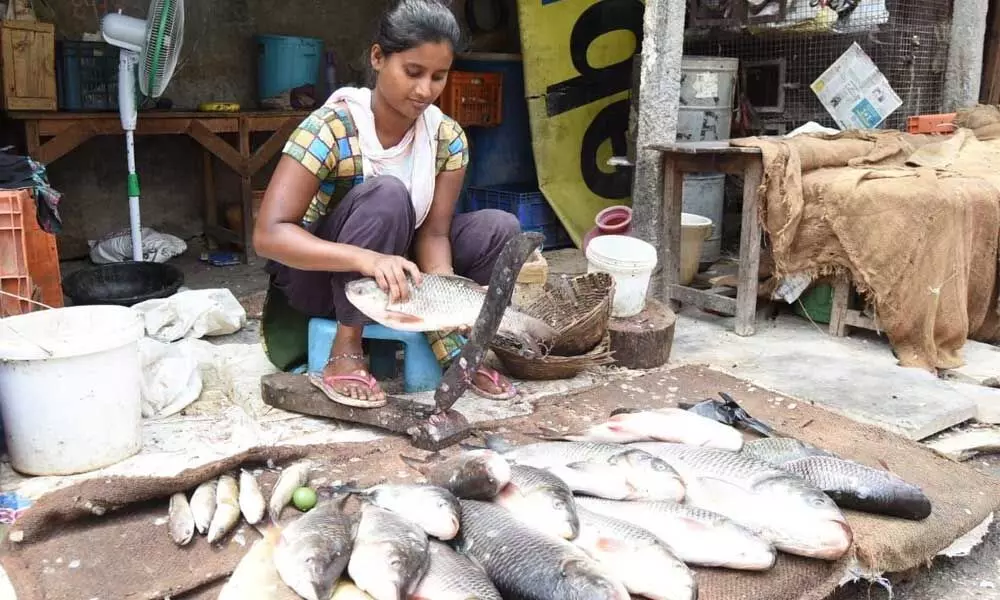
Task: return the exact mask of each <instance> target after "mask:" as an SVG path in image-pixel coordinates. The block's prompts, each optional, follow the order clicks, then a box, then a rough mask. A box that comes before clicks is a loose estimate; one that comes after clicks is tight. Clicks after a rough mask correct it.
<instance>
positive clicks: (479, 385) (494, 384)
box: [472, 367, 517, 400]
mask: <svg viewBox="0 0 1000 600" xmlns="http://www.w3.org/2000/svg"><path fill="white" fill-rule="evenodd" d="M472 391H473V392H475V393H476V394H478V395H480V396H482V397H483V398H487V399H490V400H510V399H511V398H513V397H514V396H516V395H517V389H516V388H515V387H514V384H513V383H511V382H510V380H509V379H507V378H506V377H504V376H503V375H501V374H500V373H498V372H497V371H496V370H494V369H491V368H489V367H479V368H478V369H477V370H476V374H475V375H473V376H472Z"/></svg>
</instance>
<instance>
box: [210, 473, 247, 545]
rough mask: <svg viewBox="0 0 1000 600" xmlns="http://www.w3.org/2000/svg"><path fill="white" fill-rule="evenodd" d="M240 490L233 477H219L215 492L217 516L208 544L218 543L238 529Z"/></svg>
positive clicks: (215, 515) (212, 524) (213, 517)
mask: <svg viewBox="0 0 1000 600" xmlns="http://www.w3.org/2000/svg"><path fill="white" fill-rule="evenodd" d="M239 497H240V490H239V485H238V484H237V483H236V478H235V477H233V476H232V475H223V476H221V477H219V483H218V486H217V487H216V492H215V514H214V515H212V523H211V524H210V525H209V527H208V543H210V544H214V543H215V542H218V541H219V540H221V539H222V538H223V537H225V536H226V534H227V533H229V532H230V531H232V530H233V527H236V524H237V523H238V522H239V520H240V500H239Z"/></svg>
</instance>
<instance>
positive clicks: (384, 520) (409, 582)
mask: <svg viewBox="0 0 1000 600" xmlns="http://www.w3.org/2000/svg"><path fill="white" fill-rule="evenodd" d="M427 546H428V541H427V534H426V533H424V531H423V529H421V528H420V527H419V526H418V525H417V524H415V523H413V522H412V521H410V520H408V519H405V518H403V517H402V516H400V515H397V514H396V513H394V512H392V511H388V510H385V509H384V508H381V507H379V506H376V505H374V504H365V505H364V506H363V507H362V509H361V522H360V523H359V524H358V529H357V535H356V537H355V539H354V551H353V553H352V554H351V561H350V563H348V565H347V572H348V574H349V575H350V576H351V580H353V581H354V583H355V585H357V586H358V587H359V588H360V589H362V590H364V591H365V592H367V593H368V594H370V595H371V596H372V597H373V598H375V600H400V599H401V598H406V597H408V596H409V594H411V593H413V590H414V589H416V587H417V584H419V583H420V580H421V579H422V578H423V576H424V574H425V573H426V572H427V566H428V562H429V560H430V559H429V557H428V554H427Z"/></svg>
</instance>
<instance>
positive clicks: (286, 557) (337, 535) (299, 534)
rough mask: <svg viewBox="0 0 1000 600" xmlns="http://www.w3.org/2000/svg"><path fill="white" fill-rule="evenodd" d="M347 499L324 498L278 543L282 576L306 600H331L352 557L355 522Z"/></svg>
mask: <svg viewBox="0 0 1000 600" xmlns="http://www.w3.org/2000/svg"><path fill="white" fill-rule="evenodd" d="M346 498H347V496H346V495H345V496H338V497H333V498H324V499H322V500H321V501H320V503H319V504H317V505H316V506H315V507H313V509H312V510H310V511H309V512H307V513H305V514H304V515H302V516H301V517H298V518H296V519H295V520H293V521H292V522H291V523H289V524H288V525H287V526H286V527H284V529H283V530H281V535H280V536H279V537H278V540H277V542H276V543H275V548H274V566H275V568H276V569H277V571H278V574H279V575H280V576H281V579H282V581H284V582H285V584H286V585H287V586H288V587H290V588H292V589H293V590H295V593H297V594H298V595H299V596H301V597H302V598H305V599H306V600H327V599H328V598H330V594H331V593H332V592H333V589H334V586H335V585H336V584H337V580H338V579H339V578H340V576H341V574H342V573H343V572H344V569H345V568H346V567H347V564H348V561H349V560H350V558H351V549H352V547H353V544H354V542H353V533H354V522H353V519H352V518H351V517H349V516H348V515H346V514H344V512H343V505H344V501H345V500H346Z"/></svg>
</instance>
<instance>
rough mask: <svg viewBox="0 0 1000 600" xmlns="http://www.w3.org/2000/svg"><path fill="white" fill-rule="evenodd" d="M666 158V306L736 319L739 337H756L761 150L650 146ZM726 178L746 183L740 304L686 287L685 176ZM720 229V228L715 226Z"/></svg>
mask: <svg viewBox="0 0 1000 600" xmlns="http://www.w3.org/2000/svg"><path fill="white" fill-rule="evenodd" d="M650 148H651V149H652V150H656V151H657V152H659V153H660V154H661V155H662V157H663V177H664V182H663V227H664V235H663V244H661V247H660V264H662V265H663V271H662V275H661V277H663V283H664V285H663V289H664V291H665V294H666V300H668V301H671V300H676V301H679V302H681V303H684V304H692V305H694V306H697V307H699V308H704V309H709V310H713V311H716V312H719V313H722V314H726V315H735V316H736V325H735V328H734V329H735V332H736V334H737V335H741V336H749V335H753V334H754V333H755V331H756V328H757V289H758V279H757V276H758V271H759V268H760V242H761V236H762V232H761V227H760V223H759V221H758V215H757V211H758V208H757V206H758V192H757V190H758V188H759V187H760V183H761V179H762V178H763V159H762V155H761V151H760V149H759V148H744V147H737V146H730V145H729V143H728V142H687V143H680V144H668V145H658V146H651V147H650ZM705 172H721V173H727V174H731V175H741V176H742V177H743V226H742V231H741V234H740V265H739V283H738V287H737V290H736V298H735V299H733V298H730V297H729V296H724V295H721V294H718V293H715V292H713V291H706V290H699V289H695V288H693V287H689V286H684V285H681V284H680V283H679V282H680V263H681V212H682V210H681V209H682V203H683V202H682V201H683V190H684V187H683V186H684V174H685V173H705ZM718 225H719V224H718V223H717V224H716V226H718Z"/></svg>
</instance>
